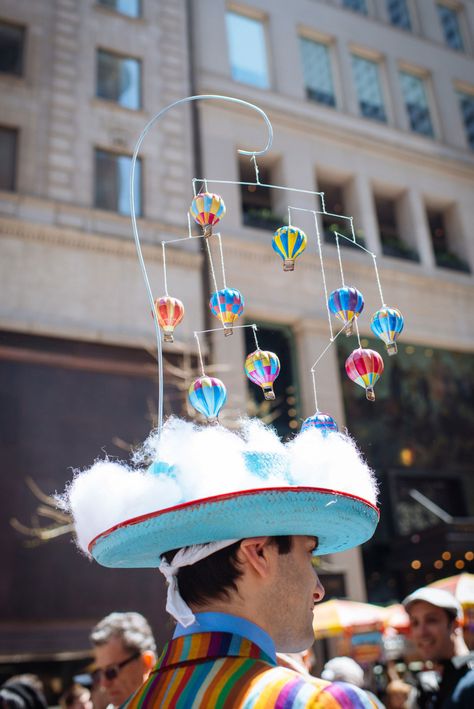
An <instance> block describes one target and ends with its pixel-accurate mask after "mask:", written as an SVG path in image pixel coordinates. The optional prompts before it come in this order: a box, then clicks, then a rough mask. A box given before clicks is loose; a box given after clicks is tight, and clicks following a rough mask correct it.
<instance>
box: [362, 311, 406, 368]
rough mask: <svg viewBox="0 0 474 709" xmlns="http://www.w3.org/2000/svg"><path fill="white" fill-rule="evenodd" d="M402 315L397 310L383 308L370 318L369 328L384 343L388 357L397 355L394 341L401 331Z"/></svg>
mask: <svg viewBox="0 0 474 709" xmlns="http://www.w3.org/2000/svg"><path fill="white" fill-rule="evenodd" d="M403 324H404V321H403V315H402V314H401V312H400V311H399V310H397V308H388V307H387V306H384V307H383V308H381V309H380V310H377V312H376V313H375V315H373V317H372V321H371V323H370V327H371V330H372V332H373V333H374V335H376V336H377V337H379V338H380V339H381V340H382V342H384V343H385V347H386V348H387V352H388V354H389V355H390V356H392V355H394V354H397V343H396V342H395V340H396V339H397V337H398V336H399V334H400V333H401V331H402V330H403Z"/></svg>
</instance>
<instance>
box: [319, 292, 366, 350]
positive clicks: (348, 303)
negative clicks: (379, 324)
mask: <svg viewBox="0 0 474 709" xmlns="http://www.w3.org/2000/svg"><path fill="white" fill-rule="evenodd" d="M328 305H329V310H330V311H331V312H332V313H334V315H335V316H336V318H338V319H339V320H340V321H341V322H343V323H344V325H345V326H346V335H347V337H349V335H352V331H353V325H354V319H355V318H357V317H358V316H359V315H360V313H361V312H362V310H363V309H364V296H363V295H362V293H361V292H360V291H359V290H357V288H353V287H352V286H342V288H337V289H336V290H333V292H332V293H331V294H330V296H329V298H328Z"/></svg>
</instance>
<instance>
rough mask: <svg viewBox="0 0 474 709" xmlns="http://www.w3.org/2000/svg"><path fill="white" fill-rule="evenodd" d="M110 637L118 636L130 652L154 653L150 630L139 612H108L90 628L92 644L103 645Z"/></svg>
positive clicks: (154, 645)
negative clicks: (148, 651) (108, 613)
mask: <svg viewBox="0 0 474 709" xmlns="http://www.w3.org/2000/svg"><path fill="white" fill-rule="evenodd" d="M112 638H120V639H121V640H122V642H123V644H124V646H125V648H126V649H127V650H129V651H130V652H137V651H139V652H146V651H147V650H151V651H152V652H154V653H156V644H155V639H154V637H153V633H152V630H151V628H150V626H149V624H148V621H147V620H146V618H144V617H143V616H142V615H141V614H140V613H132V612H130V613H110V615H108V616H106V617H105V618H103V619H102V620H101V621H100V622H99V623H97V625H96V626H95V627H94V628H93V629H92V632H91V634H90V641H91V643H92V645H94V646H97V645H105V644H106V643H108V642H109V640H111V639H112Z"/></svg>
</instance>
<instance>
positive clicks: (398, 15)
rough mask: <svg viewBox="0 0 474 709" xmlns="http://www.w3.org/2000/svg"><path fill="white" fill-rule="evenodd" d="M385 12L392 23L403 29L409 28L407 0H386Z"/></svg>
mask: <svg viewBox="0 0 474 709" xmlns="http://www.w3.org/2000/svg"><path fill="white" fill-rule="evenodd" d="M387 12H388V16H389V18H390V22H391V23H392V25H395V27H400V28H401V29H404V30H410V29H411V22H410V12H409V10H408V5H407V0H387Z"/></svg>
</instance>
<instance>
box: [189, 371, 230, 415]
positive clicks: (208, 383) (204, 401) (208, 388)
mask: <svg viewBox="0 0 474 709" xmlns="http://www.w3.org/2000/svg"><path fill="white" fill-rule="evenodd" d="M188 397H189V401H190V402H191V404H192V405H193V406H194V408H195V409H196V410H197V411H199V413H201V414H203V415H204V416H206V417H207V418H208V419H209V421H216V420H217V417H218V415H219V411H220V410H221V409H222V407H223V406H224V404H225V402H226V399H227V389H226V388H225V384H224V383H223V382H221V380H220V379H216V378H215V377H206V376H203V377H199V378H198V379H195V380H194V382H193V383H192V384H191V386H190V387H189V390H188Z"/></svg>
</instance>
